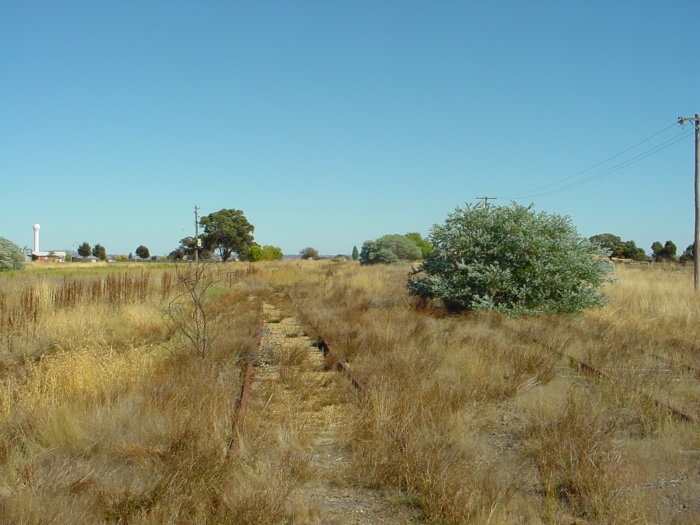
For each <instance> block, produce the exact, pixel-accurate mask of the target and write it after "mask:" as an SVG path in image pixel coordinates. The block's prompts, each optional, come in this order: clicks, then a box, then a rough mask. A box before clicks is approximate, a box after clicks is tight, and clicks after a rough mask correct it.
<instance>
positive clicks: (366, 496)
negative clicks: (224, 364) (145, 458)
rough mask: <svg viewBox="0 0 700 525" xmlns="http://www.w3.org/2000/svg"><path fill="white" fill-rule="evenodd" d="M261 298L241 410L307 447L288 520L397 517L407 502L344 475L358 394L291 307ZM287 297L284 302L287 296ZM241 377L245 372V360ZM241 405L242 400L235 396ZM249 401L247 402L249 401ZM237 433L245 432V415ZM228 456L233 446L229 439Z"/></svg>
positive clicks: (395, 520)
mask: <svg viewBox="0 0 700 525" xmlns="http://www.w3.org/2000/svg"><path fill="white" fill-rule="evenodd" d="M280 302H281V303H282V305H273V304H270V303H264V304H263V325H262V329H261V335H260V340H259V350H258V354H257V356H256V359H255V373H254V375H252V376H251V375H250V374H249V373H248V377H249V386H247V387H244V390H246V393H245V394H244V396H242V397H249V399H250V401H247V400H246V401H245V402H244V407H243V408H244V411H245V412H246V413H247V416H246V417H251V418H252V417H257V418H262V419H263V420H264V421H265V424H266V425H268V426H269V427H270V429H271V430H272V429H273V428H274V429H276V430H275V431H277V432H279V433H280V435H281V436H286V437H284V438H283V439H289V440H290V441H297V443H294V444H293V445H292V444H290V447H291V446H294V447H297V449H298V451H301V453H303V454H305V456H306V458H307V461H308V463H307V464H308V469H307V471H306V472H304V473H300V475H299V477H300V483H299V485H298V488H297V489H296V490H294V491H293V492H292V495H291V497H290V498H289V508H288V513H289V517H290V519H291V521H292V522H293V523H300V524H301V523H308V524H312V523H314V524H321V523H323V524H326V523H327V524H338V525H340V524H403V523H409V522H410V521H411V518H412V515H411V512H410V511H409V509H407V508H405V507H403V506H401V505H400V504H398V503H397V497H395V496H393V495H391V494H385V493H383V492H380V491H377V490H372V489H367V488H363V487H358V486H354V485H353V484H352V483H351V482H349V481H348V479H349V476H348V469H349V468H351V465H350V460H349V458H348V455H347V453H346V449H347V439H348V437H347V433H346V430H347V429H348V428H349V427H350V426H351V425H352V424H353V419H354V418H355V417H357V411H358V410H359V408H358V405H357V404H356V403H354V402H352V401H353V399H352V398H353V397H354V396H356V395H357V392H356V391H355V389H353V386H352V383H351V382H350V381H348V379H347V378H346V377H344V376H343V375H342V374H338V373H336V372H334V371H333V370H328V367H327V366H326V359H325V355H324V353H323V352H322V351H320V350H319V348H318V345H317V344H316V341H314V340H312V339H311V338H310V337H309V336H308V335H306V333H305V330H304V327H303V326H302V325H301V323H300V321H299V319H298V318H297V317H295V316H294V315H293V314H292V312H291V311H290V310H291V307H290V306H288V307H285V306H284V301H280ZM287 304H288V303H287ZM243 374H244V376H245V375H246V372H245V367H244V372H243ZM237 404H238V405H239V406H238V412H240V408H241V407H240V405H241V400H240V399H239V401H238V403H237ZM247 405H249V406H247ZM236 432H237V433H238V434H239V435H244V434H245V425H244V424H243V421H239V422H238V428H237V429H236ZM231 450H232V451H233V453H232V459H235V456H236V455H237V453H238V452H237V450H238V449H237V446H236V445H234V446H232V449H231Z"/></svg>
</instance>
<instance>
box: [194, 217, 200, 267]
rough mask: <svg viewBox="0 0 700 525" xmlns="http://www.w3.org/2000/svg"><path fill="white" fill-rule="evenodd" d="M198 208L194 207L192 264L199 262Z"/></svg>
mask: <svg viewBox="0 0 700 525" xmlns="http://www.w3.org/2000/svg"><path fill="white" fill-rule="evenodd" d="M197 212H199V206H197V205H196V204H195V205H194V262H199V216H198V215H197Z"/></svg>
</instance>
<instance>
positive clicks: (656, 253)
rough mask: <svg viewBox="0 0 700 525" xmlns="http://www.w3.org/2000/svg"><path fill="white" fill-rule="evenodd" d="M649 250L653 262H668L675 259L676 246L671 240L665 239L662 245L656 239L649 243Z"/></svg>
mask: <svg viewBox="0 0 700 525" xmlns="http://www.w3.org/2000/svg"><path fill="white" fill-rule="evenodd" d="M651 251H652V253H653V257H654V261H655V262H670V261H675V260H676V252H677V251H678V248H677V247H676V244H675V243H674V242H673V241H666V243H665V244H664V245H663V246H662V245H661V243H660V242H659V241H656V242H654V244H652V245H651Z"/></svg>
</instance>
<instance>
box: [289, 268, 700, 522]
mask: <svg viewBox="0 0 700 525" xmlns="http://www.w3.org/2000/svg"><path fill="white" fill-rule="evenodd" d="M332 270H333V275H332V277H331V278H330V279H328V278H325V275H324V274H323V272H322V271H317V272H316V275H315V276H310V277H309V278H307V279H305V280H304V281H303V282H300V283H296V284H295V285H294V287H293V289H294V292H293V293H294V295H295V296H296V297H297V301H298V303H299V304H300V305H301V308H302V310H303V312H304V315H305V316H306V317H307V318H308V320H309V323H310V324H311V325H312V326H314V328H315V330H316V331H317V332H319V333H320V334H322V335H323V337H324V338H325V339H327V340H328V341H330V342H331V344H332V345H334V346H335V348H336V351H337V352H339V353H342V354H343V355H344V356H345V357H346V358H348V359H349V360H350V361H351V362H352V364H353V366H354V367H355V369H356V370H357V371H358V372H359V375H360V377H361V378H362V379H363V380H364V381H365V382H366V383H367V384H368V385H369V387H370V389H371V395H370V396H369V398H368V399H367V400H366V401H365V405H364V411H363V417H362V418H361V419H360V420H359V421H358V422H357V424H356V426H355V427H354V430H353V432H354V435H353V445H352V447H353V454H354V457H355V462H354V464H353V467H352V469H351V471H350V472H349V475H351V476H354V477H355V478H356V479H357V482H358V483H363V484H368V485H371V486H386V487H400V488H402V489H403V490H404V491H405V493H406V495H407V500H408V501H410V502H412V503H413V504H415V505H418V506H420V507H421V508H422V509H423V511H424V513H425V515H426V518H427V519H429V520H435V521H436V522H441V523H530V522H532V523H538V522H540V521H546V522H553V523H560V522H567V523H568V522H575V521H576V520H581V522H591V523H632V522H639V523H692V522H694V521H695V520H697V519H699V518H700V501H698V498H697V496H693V495H692V494H693V489H694V488H696V487H697V484H698V481H699V480H698V477H699V476H698V472H697V471H696V470H695V471H693V469H692V468H689V467H688V466H687V459H688V457H689V456H688V455H687V454H689V453H692V454H694V453H697V449H698V446H697V445H698V439H700V433H698V429H697V426H694V425H692V424H689V423H679V422H676V421H674V419H673V417H672V415H671V414H670V413H669V411H668V410H667V409H665V408H664V407H662V406H660V405H658V404H655V403H654V401H653V399H661V400H664V401H667V402H669V403H671V404H673V406H676V407H678V408H681V409H683V410H685V411H687V412H688V413H690V414H693V415H700V413H699V412H698V410H700V403H698V400H699V399H700V398H699V397H698V388H699V387H700V384H699V383H700V382H699V381H698V379H699V378H698V377H697V375H696V374H695V373H694V372H693V371H692V370H690V369H688V368H687V367H685V365H689V364H692V363H694V362H696V359H694V357H695V356H696V352H697V349H698V342H699V339H698V335H699V332H698V330H699V328H698V326H697V324H696V323H695V324H694V323H693V322H692V320H693V319H697V318H698V315H697V314H698V313H700V298H698V297H697V296H696V295H694V294H692V292H690V291H689V288H691V286H690V285H691V280H690V279H691V276H690V274H689V273H688V272H686V271H683V270H680V271H673V270H669V269H668V268H657V267H644V268H622V269H620V270H619V271H618V273H617V277H618V279H619V281H618V283H616V284H615V285H612V286H611V287H610V295H611V301H610V304H609V305H608V306H606V307H605V308H602V309H599V310H595V311H591V312H588V313H586V314H585V315H584V316H581V317H574V318H566V317H537V318H523V319H509V318H503V317H501V316H499V315H495V314H488V313H487V314H464V315H459V316H450V315H447V314H445V313H443V312H440V311H426V310H423V309H422V308H421V306H420V305H419V304H418V303H417V302H415V301H413V300H412V299H411V298H410V297H408V296H407V294H406V292H405V278H406V271H407V269H406V268H403V269H402V268H396V267H394V268H392V267H376V268H373V267H370V268H364V267H357V266H354V265H344V266H342V267H340V268H337V267H335V268H332ZM688 312H690V314H688ZM338 320H342V321H343V322H338ZM566 355H571V356H575V357H577V358H579V359H582V360H585V361H587V362H589V363H591V364H592V365H594V366H596V367H598V368H600V369H601V370H603V371H604V373H605V374H606V377H607V379H606V378H600V377H596V376H591V375H589V374H587V373H585V371H580V370H578V369H576V368H573V367H572V366H571V362H570V361H569V360H568V359H567V358H566V357H563V356H566ZM651 443H654V445H651ZM655 447H657V448H655ZM658 447H660V448H658ZM654 448H655V449H656V450H664V454H662V457H663V462H661V461H660V460H655V462H654V464H655V465H656V467H651V466H650V465H649V464H648V458H646V457H645V454H644V453H640V451H643V450H647V451H649V450H651V449H654ZM692 457H695V456H692ZM684 461H685V466H684V463H683V462H684ZM664 464H665V465H674V466H673V467H672V468H671V469H670V470H671V471H672V472H673V473H672V474H671V473H669V472H668V469H665V468H664V467H663V466H662V465H664ZM642 466H643V467H642ZM669 478H670V479H672V480H676V487H677V488H676V489H675V490H672V489H669V486H668V483H667V482H666V481H664V480H668V479H669ZM678 480H682V481H678Z"/></svg>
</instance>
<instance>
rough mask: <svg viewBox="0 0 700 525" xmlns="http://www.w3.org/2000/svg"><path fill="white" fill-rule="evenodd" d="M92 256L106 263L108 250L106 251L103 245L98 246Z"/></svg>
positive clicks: (93, 250)
mask: <svg viewBox="0 0 700 525" xmlns="http://www.w3.org/2000/svg"><path fill="white" fill-rule="evenodd" d="M92 254H93V255H94V256H95V257H97V258H98V259H99V260H100V261H106V260H107V250H106V249H105V247H104V246H102V245H101V244H99V243H98V244H96V245H95V247H94V248H93V249H92Z"/></svg>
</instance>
